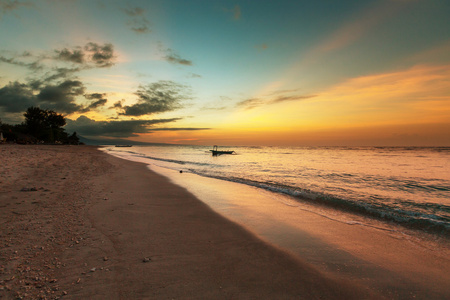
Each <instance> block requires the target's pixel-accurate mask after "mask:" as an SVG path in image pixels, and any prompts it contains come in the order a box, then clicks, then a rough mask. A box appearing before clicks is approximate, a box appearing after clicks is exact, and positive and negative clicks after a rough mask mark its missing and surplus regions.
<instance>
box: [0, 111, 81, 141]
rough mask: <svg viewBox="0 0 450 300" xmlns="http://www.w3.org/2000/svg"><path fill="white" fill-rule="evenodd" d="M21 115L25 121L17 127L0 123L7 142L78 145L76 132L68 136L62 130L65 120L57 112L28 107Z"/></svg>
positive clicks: (0, 129)
mask: <svg viewBox="0 0 450 300" xmlns="http://www.w3.org/2000/svg"><path fill="white" fill-rule="evenodd" d="M23 115H24V117H25V121H24V122H22V123H21V124H18V125H9V124H3V123H2V122H1V121H0V131H1V132H2V134H3V137H4V138H6V141H7V142H17V143H21V144H36V143H51V144H72V145H78V144H79V143H80V141H79V138H78V136H77V134H76V132H74V133H73V134H72V135H70V136H69V135H68V134H67V132H66V131H65V130H64V128H63V127H64V126H65V125H66V119H65V118H64V116H63V115H61V114H58V113H57V112H54V111H52V110H46V109H40V108H39V107H29V108H28V109H27V111H26V112H25V113H24V114H23Z"/></svg>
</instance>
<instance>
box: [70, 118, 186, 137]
mask: <svg viewBox="0 0 450 300" xmlns="http://www.w3.org/2000/svg"><path fill="white" fill-rule="evenodd" d="M178 120H181V118H171V119H153V120H120V121H95V120H92V119H90V118H88V117H86V116H84V115H82V116H80V117H78V119H76V120H70V119H68V120H67V126H66V129H67V130H69V131H76V132H77V133H79V134H80V135H85V136H108V137H133V136H138V135H137V134H138V133H149V132H151V131H154V130H156V129H155V128H152V126H154V125H157V124H166V123H171V122H176V121H178ZM159 130H161V129H159ZM178 130H179V129H178Z"/></svg>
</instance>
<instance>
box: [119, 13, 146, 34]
mask: <svg viewBox="0 0 450 300" xmlns="http://www.w3.org/2000/svg"><path fill="white" fill-rule="evenodd" d="M122 10H123V11H124V12H125V14H126V15H128V16H129V17H130V19H129V20H128V22H127V25H128V27H129V28H130V29H131V30H133V31H134V32H136V33H139V34H143V33H149V32H151V30H150V21H149V20H148V19H147V17H146V16H145V12H146V10H145V9H143V8H141V7H129V8H124V9H122Z"/></svg>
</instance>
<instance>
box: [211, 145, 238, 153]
mask: <svg viewBox="0 0 450 300" xmlns="http://www.w3.org/2000/svg"><path fill="white" fill-rule="evenodd" d="M218 148H219V147H217V145H214V147H213V149H212V150H209V151H211V152H212V155H213V156H217V155H222V154H236V152H234V151H233V150H219V149H218Z"/></svg>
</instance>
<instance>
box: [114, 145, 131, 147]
mask: <svg viewBox="0 0 450 300" xmlns="http://www.w3.org/2000/svg"><path fill="white" fill-rule="evenodd" d="M116 147H133V145H116Z"/></svg>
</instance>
